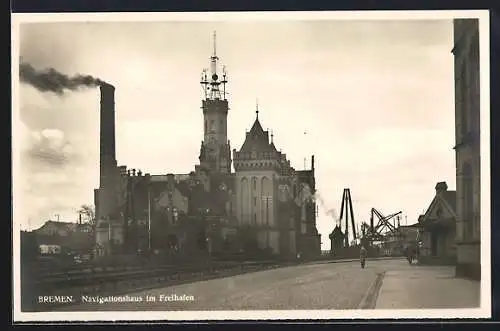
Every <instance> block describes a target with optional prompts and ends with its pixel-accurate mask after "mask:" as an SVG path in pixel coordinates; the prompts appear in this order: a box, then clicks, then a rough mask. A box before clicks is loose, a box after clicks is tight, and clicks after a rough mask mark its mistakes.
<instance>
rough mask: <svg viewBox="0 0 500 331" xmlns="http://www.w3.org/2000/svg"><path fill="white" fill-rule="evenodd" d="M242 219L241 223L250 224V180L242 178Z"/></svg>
mask: <svg viewBox="0 0 500 331" xmlns="http://www.w3.org/2000/svg"><path fill="white" fill-rule="evenodd" d="M240 192H241V198H240V199H241V200H240V201H241V215H240V217H241V219H240V222H241V223H247V222H249V220H248V217H249V216H250V215H249V212H250V206H249V200H250V197H249V194H248V193H249V187H248V179H247V178H245V177H244V178H242V179H241V191H240Z"/></svg>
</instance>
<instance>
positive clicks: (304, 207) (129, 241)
mask: <svg viewBox="0 0 500 331" xmlns="http://www.w3.org/2000/svg"><path fill="white" fill-rule="evenodd" d="M218 61H219V58H218V57H217V54H216V53H215V50H214V54H213V55H212V57H211V72H210V74H208V71H206V70H205V71H203V74H202V79H201V84H202V87H203V92H204V93H203V100H202V107H201V108H202V113H203V117H204V121H203V123H204V127H203V132H204V138H203V141H202V142H201V147H200V154H199V161H200V162H199V164H197V165H195V166H194V171H191V172H189V173H188V174H185V175H179V174H165V175H150V174H142V173H141V172H139V171H135V170H127V168H126V167H125V166H120V167H117V166H116V160H115V154H114V153H115V152H114V149H115V146H114V144H115V141H114V139H115V138H114V101H113V99H114V89H113V88H112V87H110V86H107V85H105V86H102V87H101V136H100V140H101V163H100V167H101V181H100V187H99V189H96V190H95V205H96V216H97V219H98V227H97V229H98V230H97V236H96V237H97V239H96V240H97V243H96V244H97V246H98V248H99V251H100V252H102V253H104V254H105V253H106V252H107V253H113V252H123V251H124V250H128V251H129V252H131V251H136V250H140V251H144V250H162V251H169V252H176V253H184V254H190V253H192V254H195V253H196V252H199V251H200V250H201V251H205V252H209V253H210V254H219V255H222V254H226V253H229V252H245V253H247V254H251V255H252V254H253V255H259V254H264V255H274V256H279V257H295V256H296V255H297V254H298V253H301V255H302V256H308V255H309V256H310V255H317V254H320V242H321V240H320V235H319V234H318V231H317V229H316V205H315V201H314V198H313V197H314V193H315V174H314V156H313V157H312V159H311V167H310V169H309V170H303V171H297V170H295V169H294V168H293V167H292V166H291V165H290V161H289V160H288V159H287V157H286V154H284V153H282V152H280V151H278V149H277V148H276V147H275V146H274V142H273V135H272V134H271V135H270V134H269V132H268V131H264V130H263V129H262V125H261V123H260V121H259V118H258V114H259V112H258V109H257V111H256V118H255V121H254V123H253V125H252V127H251V129H250V131H248V132H247V133H246V137H245V140H244V142H243V144H242V146H241V148H240V149H239V150H236V149H233V150H232V153H231V145H230V142H229V140H228V139H227V127H228V123H227V115H228V111H229V102H228V100H227V98H226V95H227V94H226V92H225V87H226V83H227V76H226V73H225V72H224V70H223V71H222V73H221V76H219V74H220V73H219V72H218V68H217V66H218ZM103 122H104V123H103ZM193 129H196V128H193ZM111 135H113V136H112V137H111ZM233 165H234V172H233V170H232V166H233Z"/></svg>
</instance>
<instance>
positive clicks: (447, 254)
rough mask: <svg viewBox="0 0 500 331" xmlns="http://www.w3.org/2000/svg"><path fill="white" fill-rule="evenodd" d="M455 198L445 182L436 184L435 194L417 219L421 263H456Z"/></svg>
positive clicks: (454, 193) (453, 192) (454, 194)
mask: <svg viewBox="0 0 500 331" xmlns="http://www.w3.org/2000/svg"><path fill="white" fill-rule="evenodd" d="M456 199H457V195H456V192H455V191H450V190H448V185H447V184H446V183H445V182H439V183H437V184H436V195H435V196H434V198H433V199H432V202H431V204H430V205H429V207H428V208H427V211H426V212H425V214H424V215H422V217H420V219H419V226H420V228H421V230H420V241H421V246H420V250H419V262H420V263H421V264H455V263H456V258H457V252H456V244H455V242H456V222H457V215H456Z"/></svg>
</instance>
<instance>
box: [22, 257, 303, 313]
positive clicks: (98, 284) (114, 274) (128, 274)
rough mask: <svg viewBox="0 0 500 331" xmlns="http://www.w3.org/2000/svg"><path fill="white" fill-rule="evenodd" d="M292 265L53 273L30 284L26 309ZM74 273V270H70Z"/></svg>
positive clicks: (270, 263)
mask: <svg viewBox="0 0 500 331" xmlns="http://www.w3.org/2000/svg"><path fill="white" fill-rule="evenodd" d="M292 264H295V263H283V262H276V261H260V262H246V263H241V262H239V263H238V262H232V263H231V262H226V263H221V262H215V263H210V264H191V265H163V266H158V267H156V268H149V269H144V268H143V269H139V267H132V268H130V269H128V270H119V271H117V270H116V269H112V268H102V269H97V270H99V271H95V268H94V269H92V270H94V271H93V272H91V271H89V270H90V269H91V268H86V269H84V270H85V272H82V273H79V274H76V273H73V274H72V273H61V272H58V273H53V274H51V275H50V276H45V277H40V276H39V277H37V278H36V279H32V280H31V281H30V283H31V284H30V288H31V289H32V291H30V292H32V295H30V298H31V303H29V306H30V307H33V310H35V311H37V310H40V309H43V310H46V309H47V308H56V307H57V306H59V305H61V304H60V303H52V304H43V305H39V304H37V302H36V301H37V300H38V298H39V297H44V296H74V297H77V298H80V297H81V296H82V295H92V294H99V295H119V294H125V293H130V292H133V291H140V290H145V289H151V288H155V287H161V286H172V285H178V284H182V283H189V282H195V281H200V280H207V279H213V278H221V277H228V276H234V275H238V274H243V273H249V272H254V271H261V270H266V269H270V268H277V267H284V266H287V265H292ZM73 271H74V272H76V270H73Z"/></svg>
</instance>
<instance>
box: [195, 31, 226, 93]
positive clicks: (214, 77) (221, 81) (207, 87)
mask: <svg viewBox="0 0 500 331" xmlns="http://www.w3.org/2000/svg"><path fill="white" fill-rule="evenodd" d="M213 46H214V51H213V54H212V56H211V57H210V69H211V72H210V75H211V77H210V79H209V77H208V75H207V71H208V70H207V69H203V72H202V74H201V82H200V84H201V85H202V88H203V93H204V95H205V99H207V100H221V99H222V100H226V83H227V72H226V67H225V66H223V67H222V77H219V75H218V74H217V65H218V61H219V57H218V56H217V34H216V32H215V31H214V34H213ZM221 85H222V91H221Z"/></svg>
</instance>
